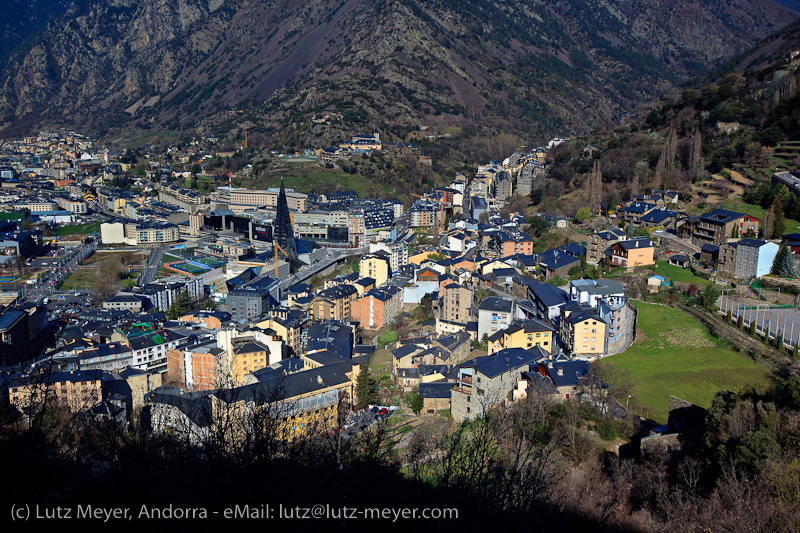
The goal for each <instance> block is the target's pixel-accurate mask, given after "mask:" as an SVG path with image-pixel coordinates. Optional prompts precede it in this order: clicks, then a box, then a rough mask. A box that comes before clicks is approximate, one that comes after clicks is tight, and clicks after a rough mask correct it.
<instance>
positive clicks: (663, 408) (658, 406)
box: [604, 302, 772, 423]
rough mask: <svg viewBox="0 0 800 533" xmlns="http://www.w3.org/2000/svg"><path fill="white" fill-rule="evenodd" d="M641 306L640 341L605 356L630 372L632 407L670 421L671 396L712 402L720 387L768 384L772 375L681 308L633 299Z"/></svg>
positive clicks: (691, 400)
mask: <svg viewBox="0 0 800 533" xmlns="http://www.w3.org/2000/svg"><path fill="white" fill-rule="evenodd" d="M634 303H635V305H636V307H637V308H638V309H639V319H638V324H637V326H638V328H637V330H638V331H637V340H636V342H635V343H634V344H633V346H631V348H629V349H628V350H627V351H625V352H624V353H621V354H619V355H614V356H612V357H609V358H607V359H605V360H604V362H606V363H608V364H610V365H612V366H613V367H615V368H617V369H621V370H627V371H629V372H630V374H631V377H632V378H633V380H634V382H635V383H634V387H633V392H632V393H631V396H632V397H631V400H630V407H631V410H632V411H633V412H635V413H637V414H639V415H641V416H644V417H645V418H649V419H651V420H655V421H656V422H659V423H666V422H667V415H668V406H669V397H670V395H672V396H677V397H679V398H683V399H684V400H687V401H690V402H692V403H695V404H697V405H699V406H701V407H706V408H707V407H709V406H710V405H711V400H712V399H713V398H714V394H716V393H717V392H718V391H720V390H724V389H730V390H739V389H741V388H743V387H744V386H746V385H749V384H753V385H756V386H764V385H767V384H768V383H770V381H771V379H772V377H771V374H770V372H769V371H768V370H766V369H765V368H762V367H761V366H759V365H757V364H756V363H754V362H752V361H751V360H749V359H747V358H746V357H745V356H744V355H741V354H739V353H737V352H734V351H733V350H732V349H731V348H730V347H729V345H728V344H726V343H724V342H722V341H720V340H719V339H717V338H716V337H713V336H712V335H711V334H710V333H709V332H708V330H707V329H706V328H704V327H703V326H702V325H701V324H700V323H699V322H697V321H695V320H694V319H692V318H691V317H689V316H688V315H686V314H684V313H682V312H681V311H679V310H678V309H674V308H671V307H666V306H662V305H655V304H646V303H641V302H634Z"/></svg>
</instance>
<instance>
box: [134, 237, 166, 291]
mask: <svg viewBox="0 0 800 533" xmlns="http://www.w3.org/2000/svg"><path fill="white" fill-rule="evenodd" d="M163 257H164V247H163V246H159V247H158V248H153V251H151V252H150V257H149V258H148V259H147V266H146V267H144V270H143V271H142V273H141V275H139V281H138V282H137V285H138V286H139V287H143V286H144V285H147V284H148V283H152V282H153V281H155V279H156V276H157V275H158V269H159V268H161V260H162V258H163Z"/></svg>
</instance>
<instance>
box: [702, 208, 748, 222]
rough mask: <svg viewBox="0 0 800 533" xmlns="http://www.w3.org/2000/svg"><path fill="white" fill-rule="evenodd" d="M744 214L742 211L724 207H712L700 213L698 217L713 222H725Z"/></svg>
mask: <svg viewBox="0 0 800 533" xmlns="http://www.w3.org/2000/svg"><path fill="white" fill-rule="evenodd" d="M743 216H744V213H737V212H736V211H726V210H725V209H714V210H713V211H711V212H708V213H705V214H703V215H700V219H701V220H704V221H706V222H711V223H713V224H727V223H728V222H733V221H734V220H736V219H738V218H741V217H743Z"/></svg>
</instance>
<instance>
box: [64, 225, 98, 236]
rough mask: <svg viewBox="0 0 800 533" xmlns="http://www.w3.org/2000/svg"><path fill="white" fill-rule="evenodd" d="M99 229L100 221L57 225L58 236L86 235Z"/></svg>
mask: <svg viewBox="0 0 800 533" xmlns="http://www.w3.org/2000/svg"><path fill="white" fill-rule="evenodd" d="M99 231H100V222H90V223H88V224H76V225H74V226H59V228H58V236H59V237H64V236H66V235H87V234H91V233H96V232H99Z"/></svg>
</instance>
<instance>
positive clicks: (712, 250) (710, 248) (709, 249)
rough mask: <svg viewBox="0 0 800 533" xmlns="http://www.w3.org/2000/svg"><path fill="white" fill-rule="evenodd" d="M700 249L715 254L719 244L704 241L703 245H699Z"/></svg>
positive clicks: (717, 251)
mask: <svg viewBox="0 0 800 533" xmlns="http://www.w3.org/2000/svg"><path fill="white" fill-rule="evenodd" d="M700 249H701V250H702V251H704V252H708V253H710V254H716V253H719V246H717V245H716V244H709V243H706V244H704V245H703V246H701V247H700Z"/></svg>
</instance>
